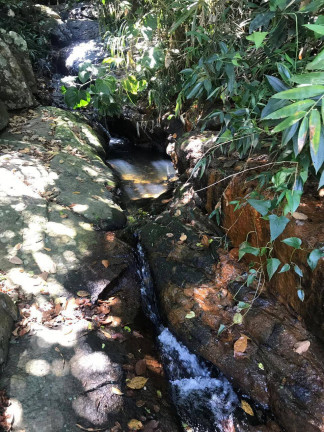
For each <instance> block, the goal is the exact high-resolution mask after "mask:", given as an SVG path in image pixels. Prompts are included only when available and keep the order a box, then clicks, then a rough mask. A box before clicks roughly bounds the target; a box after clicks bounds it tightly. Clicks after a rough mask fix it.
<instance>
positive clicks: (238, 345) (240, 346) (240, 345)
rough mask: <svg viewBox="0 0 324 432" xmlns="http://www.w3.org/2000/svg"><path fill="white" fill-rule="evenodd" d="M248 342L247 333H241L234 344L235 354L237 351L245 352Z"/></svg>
mask: <svg viewBox="0 0 324 432" xmlns="http://www.w3.org/2000/svg"><path fill="white" fill-rule="evenodd" d="M247 344H248V338H247V336H245V335H241V337H240V338H239V339H237V341H236V342H235V344H234V356H235V354H236V353H244V352H245V351H246V348H247Z"/></svg>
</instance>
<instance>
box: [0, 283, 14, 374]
mask: <svg viewBox="0 0 324 432" xmlns="http://www.w3.org/2000/svg"><path fill="white" fill-rule="evenodd" d="M16 319H17V309H16V306H15V304H14V303H13V301H12V300H11V298H10V297H9V296H7V295H6V294H4V293H1V292H0V370H2V368H3V366H4V364H5V362H6V359H7V354H8V346H9V340H10V337H11V330H12V326H13V322H14V321H15V320H16Z"/></svg>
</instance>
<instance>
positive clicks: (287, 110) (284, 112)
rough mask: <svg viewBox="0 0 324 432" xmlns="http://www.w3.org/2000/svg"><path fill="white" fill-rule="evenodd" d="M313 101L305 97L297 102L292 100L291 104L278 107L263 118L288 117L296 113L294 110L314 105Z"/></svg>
mask: <svg viewBox="0 0 324 432" xmlns="http://www.w3.org/2000/svg"><path fill="white" fill-rule="evenodd" d="M314 103H315V102H314V101H313V100H311V99H306V100H303V101H299V102H294V103H292V104H291V105H288V106H285V107H284V108H281V109H279V110H278V111H275V112H272V113H271V114H269V115H267V116H266V117H265V118H264V120H277V119H280V118H284V117H289V116H292V115H294V114H296V111H303V110H305V109H307V108H309V107H310V106H312V105H314Z"/></svg>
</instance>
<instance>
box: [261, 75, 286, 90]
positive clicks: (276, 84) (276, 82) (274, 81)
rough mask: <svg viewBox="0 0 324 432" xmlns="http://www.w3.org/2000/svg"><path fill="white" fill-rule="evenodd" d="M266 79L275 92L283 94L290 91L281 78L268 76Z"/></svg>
mask: <svg viewBox="0 0 324 432" xmlns="http://www.w3.org/2000/svg"><path fill="white" fill-rule="evenodd" d="M266 78H267V80H268V82H269V84H270V85H271V87H272V88H273V90H274V91H276V92H282V91H283V90H288V89H289V87H288V86H287V85H286V84H285V83H283V82H282V81H281V80H280V79H279V78H276V77H273V76H271V75H266Z"/></svg>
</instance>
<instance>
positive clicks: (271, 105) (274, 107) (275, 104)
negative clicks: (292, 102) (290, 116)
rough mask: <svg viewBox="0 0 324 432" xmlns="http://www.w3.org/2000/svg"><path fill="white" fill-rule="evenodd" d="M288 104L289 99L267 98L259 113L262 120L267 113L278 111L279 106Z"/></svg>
mask: <svg viewBox="0 0 324 432" xmlns="http://www.w3.org/2000/svg"><path fill="white" fill-rule="evenodd" d="M287 105H289V101H287V100H283V99H272V98H271V99H269V101H268V103H267V105H266V106H265V107H264V108H263V110H262V113H261V119H262V120H263V119H264V118H265V117H267V115H269V114H271V113H273V112H275V111H278V110H279V109H280V108H283V107H285V106H287Z"/></svg>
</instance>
